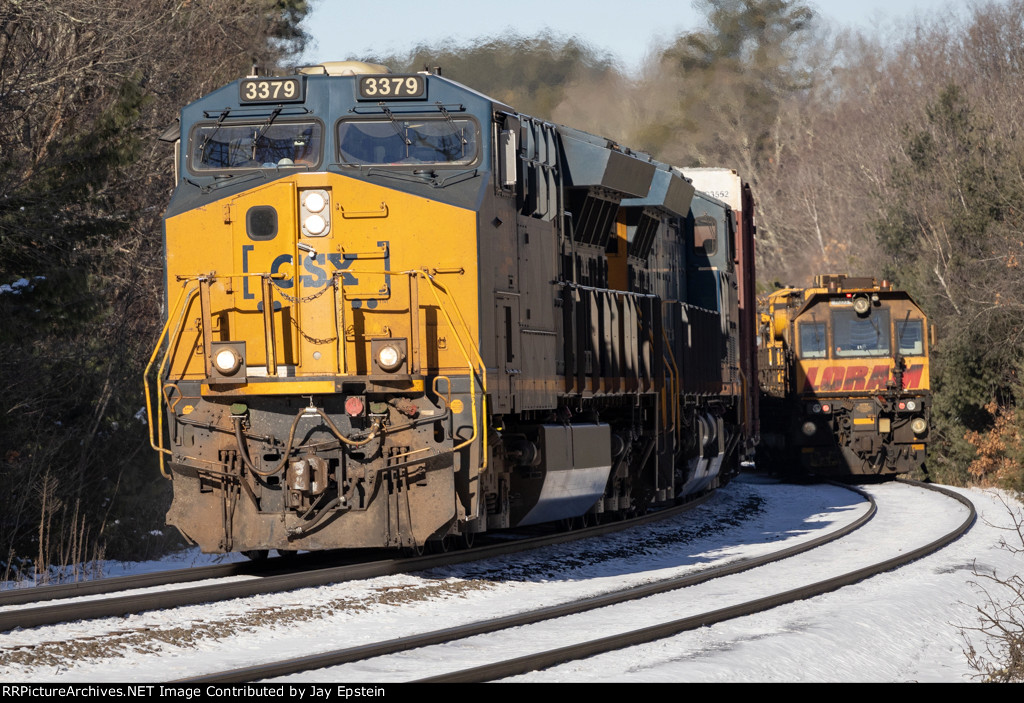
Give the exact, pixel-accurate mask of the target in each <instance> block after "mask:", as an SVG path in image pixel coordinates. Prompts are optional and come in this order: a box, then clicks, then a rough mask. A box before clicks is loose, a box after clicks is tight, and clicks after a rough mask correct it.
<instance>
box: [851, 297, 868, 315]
mask: <svg viewBox="0 0 1024 703" xmlns="http://www.w3.org/2000/svg"><path fill="white" fill-rule="evenodd" d="M870 309H871V301H870V300H868V299H867V298H857V299H855V300H854V301H853V310H854V312H856V313H857V314H858V315H866V314H867V312H868V310H870Z"/></svg>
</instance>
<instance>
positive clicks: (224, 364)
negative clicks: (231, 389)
mask: <svg viewBox="0 0 1024 703" xmlns="http://www.w3.org/2000/svg"><path fill="white" fill-rule="evenodd" d="M213 363H214V364H215V365H216V366H217V370H218V371H220V372H221V373H222V374H224V375H225V376H227V375H230V374H233V373H234V372H235V371H238V367H239V366H241V364H242V359H241V357H240V356H238V353H237V352H235V350H234V349H221V350H220V351H219V352H217V353H216V355H214V357H213Z"/></svg>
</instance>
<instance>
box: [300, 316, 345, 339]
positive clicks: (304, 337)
mask: <svg viewBox="0 0 1024 703" xmlns="http://www.w3.org/2000/svg"><path fill="white" fill-rule="evenodd" d="M291 320H292V324H293V325H294V326H295V329H296V330H297V331H298V333H299V334H301V335H302V338H303V339H305V340H306V341H307V342H309V343H310V344H330V343H331V342H336V341H338V337H337V336H334V337H330V338H327V339H317V338H316V337H310V336H309V335H308V334H306V333H305V332H303V331H302V328H301V327H299V321H298V320H296V319H295V318H294V317H293V318H291Z"/></svg>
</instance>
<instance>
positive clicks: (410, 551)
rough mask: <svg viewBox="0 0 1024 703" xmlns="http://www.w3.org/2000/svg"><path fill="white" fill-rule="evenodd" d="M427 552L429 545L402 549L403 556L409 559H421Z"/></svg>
mask: <svg viewBox="0 0 1024 703" xmlns="http://www.w3.org/2000/svg"><path fill="white" fill-rule="evenodd" d="M426 551H427V545H425V544H417V545H415V546H412V547H402V554H404V555H405V556H407V557H421V556H423V555H424V554H425V553H426Z"/></svg>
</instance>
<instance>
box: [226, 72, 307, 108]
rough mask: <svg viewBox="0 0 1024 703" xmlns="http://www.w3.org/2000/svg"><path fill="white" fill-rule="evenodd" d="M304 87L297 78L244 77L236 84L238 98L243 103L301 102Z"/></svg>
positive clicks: (303, 97) (303, 96)
mask: <svg viewBox="0 0 1024 703" xmlns="http://www.w3.org/2000/svg"><path fill="white" fill-rule="evenodd" d="M304 87H305V85H304V84H303V82H302V80H301V79H299V78H246V79H244V80H242V81H241V82H240V83H239V84H238V100H239V102H243V103H290V102H302V101H303V100H304V99H305V95H304V90H303V88H304Z"/></svg>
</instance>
